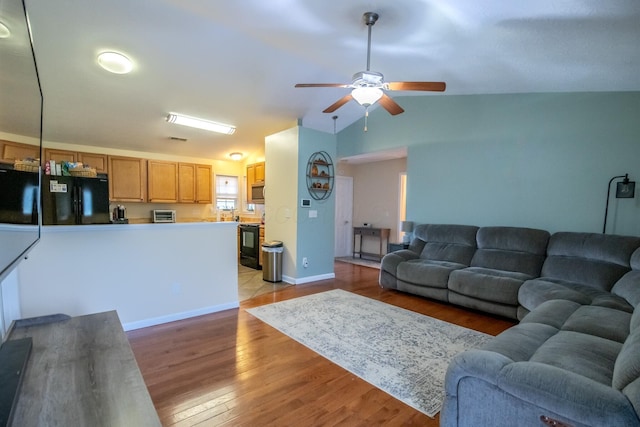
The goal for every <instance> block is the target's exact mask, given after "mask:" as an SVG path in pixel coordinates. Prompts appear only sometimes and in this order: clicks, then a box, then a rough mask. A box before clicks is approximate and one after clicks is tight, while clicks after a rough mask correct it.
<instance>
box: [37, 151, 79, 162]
mask: <svg viewBox="0 0 640 427" xmlns="http://www.w3.org/2000/svg"><path fill="white" fill-rule="evenodd" d="M49 160H53V161H54V162H56V163H62V162H73V163H75V162H77V161H78V153H76V152H75V151H68V150H56V149H54V148H45V149H44V161H45V162H48V161H49Z"/></svg>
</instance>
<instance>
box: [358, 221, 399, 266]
mask: <svg viewBox="0 0 640 427" xmlns="http://www.w3.org/2000/svg"><path fill="white" fill-rule="evenodd" d="M390 232H391V229H389V228H372V227H353V258H355V257H356V255H358V256H359V257H360V258H362V257H363V256H364V257H368V258H373V259H376V260H378V261H380V260H381V259H382V257H383V256H384V252H383V248H386V244H388V243H389V233H390ZM356 236H360V239H359V241H360V246H359V247H358V250H356ZM365 237H372V238H374V239H378V243H379V249H378V253H377V254H376V253H372V252H363V251H362V239H363V238H365ZM383 242H384V243H385V245H384V246H383Z"/></svg>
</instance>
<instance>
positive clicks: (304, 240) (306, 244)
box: [292, 127, 336, 278]
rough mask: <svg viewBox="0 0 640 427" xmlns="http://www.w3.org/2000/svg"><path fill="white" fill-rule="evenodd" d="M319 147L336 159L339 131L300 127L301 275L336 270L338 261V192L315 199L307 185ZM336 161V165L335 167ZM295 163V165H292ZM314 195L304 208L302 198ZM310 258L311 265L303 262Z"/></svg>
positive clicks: (299, 234)
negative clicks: (312, 213)
mask: <svg viewBox="0 0 640 427" xmlns="http://www.w3.org/2000/svg"><path fill="white" fill-rule="evenodd" d="M317 151H325V152H327V153H328V154H329V156H330V157H331V158H332V159H333V160H334V161H335V158H336V135H334V134H329V133H325V132H319V131H316V130H313V129H307V128H303V127H301V128H299V141H298V212H297V213H298V215H297V217H298V240H297V248H298V249H297V258H296V266H297V276H296V277H298V278H304V277H310V276H321V275H325V274H333V262H334V260H333V259H334V240H335V239H334V228H335V226H334V222H335V194H334V193H333V192H332V193H331V195H330V196H329V198H327V199H325V200H314V199H313V198H312V197H311V196H310V195H309V191H308V189H307V180H306V171H307V162H308V161H309V158H310V156H311V155H312V154H313V153H315V152H317ZM335 166H336V165H335V164H334V168H335ZM292 167H295V166H294V165H292ZM303 198H304V199H311V207H309V208H302V207H301V206H300V199H303ZM310 211H316V212H317V217H316V218H310V217H309V212H310ZM303 257H307V258H308V259H309V267H307V268H305V267H304V266H303V265H302V258H303Z"/></svg>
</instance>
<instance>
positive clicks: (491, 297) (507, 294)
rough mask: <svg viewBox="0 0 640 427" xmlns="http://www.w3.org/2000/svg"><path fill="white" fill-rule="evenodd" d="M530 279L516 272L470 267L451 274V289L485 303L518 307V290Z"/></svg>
mask: <svg viewBox="0 0 640 427" xmlns="http://www.w3.org/2000/svg"><path fill="white" fill-rule="evenodd" d="M530 278H531V276H528V275H526V274H522V273H517V272H514V271H503V270H493V269H490V268H480V267H469V268H465V269H462V270H456V271H452V272H451V275H450V276H449V289H450V290H452V291H454V292H457V293H459V294H462V295H467V296H470V297H474V298H478V299H482V300H485V301H494V302H498V303H501V304H509V305H518V289H519V288H520V285H521V284H522V282H524V281H525V280H527V279H530Z"/></svg>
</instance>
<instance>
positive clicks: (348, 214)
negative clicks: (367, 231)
mask: <svg viewBox="0 0 640 427" xmlns="http://www.w3.org/2000/svg"><path fill="white" fill-rule="evenodd" d="M335 183H336V187H335V190H336V193H335V194H336V211H335V240H334V241H335V248H334V257H336V258H339V257H344V256H351V255H352V254H353V248H352V247H351V245H352V243H353V237H352V236H353V227H352V222H353V178H352V177H350V176H336V181H335Z"/></svg>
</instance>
